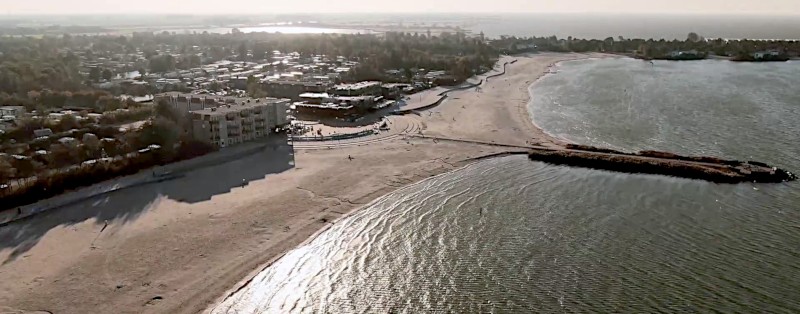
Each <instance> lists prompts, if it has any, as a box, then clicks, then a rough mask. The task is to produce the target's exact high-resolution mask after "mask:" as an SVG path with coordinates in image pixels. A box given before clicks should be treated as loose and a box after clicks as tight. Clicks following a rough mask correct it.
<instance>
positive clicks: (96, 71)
mask: <svg viewBox="0 0 800 314" xmlns="http://www.w3.org/2000/svg"><path fill="white" fill-rule="evenodd" d="M101 77H102V74H101V71H100V68H98V67H92V68H91V69H89V79H90V80H92V82H98V81H100V78H101Z"/></svg>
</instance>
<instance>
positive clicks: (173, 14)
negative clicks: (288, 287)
mask: <svg viewBox="0 0 800 314" xmlns="http://www.w3.org/2000/svg"><path fill="white" fill-rule="evenodd" d="M346 14H353V15H359V14H381V15H398V14H400V15H439V14H458V15H478V16H491V15H529V14H555V15H607V16H609V15H610V16H620V15H628V16H630V15H654V16H741V17H753V16H760V17H797V16H800V12H792V13H783V12H781V13H743V12H728V13H724V12H713V13H712V12H569V11H566V12H565V11H553V12H537V11H530V12H519V11H516V12H503V11H498V12H470V11H463V12H459V11H433V12H415V11H406V12H385V11H373V12H366V11H363V12H259V13H252V12H242V13H233V12H230V13H216V12H213V13H212V12H209V13H170V12H87V13H61V12H41V13H28V12H24V13H0V17H25V16H65V17H69V16H87V15H88V16H141V15H155V16H162V15H168V16H187V17H189V16H251V17H257V16H268V15H346Z"/></svg>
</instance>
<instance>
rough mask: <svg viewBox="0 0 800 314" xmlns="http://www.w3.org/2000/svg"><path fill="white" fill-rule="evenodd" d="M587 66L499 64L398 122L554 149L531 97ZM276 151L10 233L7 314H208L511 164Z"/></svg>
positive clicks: (461, 154)
mask: <svg viewBox="0 0 800 314" xmlns="http://www.w3.org/2000/svg"><path fill="white" fill-rule="evenodd" d="M592 56H596V55H580V54H536V55H532V56H513V57H503V58H502V59H501V60H500V62H499V64H502V63H503V62H508V61H511V60H514V59H516V60H518V61H517V62H515V63H514V64H509V65H508V67H507V73H506V74H505V75H502V76H499V77H496V78H493V79H491V80H489V81H488V82H486V83H484V85H483V86H481V87H479V88H473V89H469V90H465V91H459V92H454V93H451V95H450V97H449V99H448V100H446V101H445V102H443V103H442V104H441V105H439V106H437V107H435V108H432V109H429V110H427V111H423V112H420V114H419V115H407V116H403V117H391V118H390V119H413V123H414V124H416V125H419V126H420V129H421V133H422V134H424V135H428V136H436V137H446V138H454V139H464V140H476V141H482V142H488V143H498V144H507V145H518V146H526V145H528V143H537V144H539V145H544V146H556V145H559V144H560V141H559V140H558V139H555V138H552V137H550V136H548V135H547V134H545V133H544V132H543V131H542V130H540V129H539V128H537V127H536V126H535V125H534V124H533V123H532V122H531V117H530V116H529V114H528V110H527V104H528V102H529V99H530V95H529V92H528V88H529V86H530V85H531V84H532V83H533V82H534V81H535V80H537V79H538V78H540V77H541V76H543V75H544V74H545V73H546V72H547V71H548V67H549V66H550V65H552V64H555V63H557V62H560V61H565V60H571V59H580V58H587V57H592ZM495 73H496V72H495ZM488 74H492V73H488ZM484 76H485V75H484ZM479 79H480V77H479ZM398 121H400V120H398ZM276 143H277V144H275V145H273V146H270V147H269V148H266V149H264V151H262V152H259V153H257V154H254V155H251V156H248V157H245V158H242V159H239V160H235V161H232V162H230V163H226V164H223V165H217V166H213V167H209V168H204V169H200V170H195V171H193V172H191V173H188V174H187V176H186V177H184V178H181V179H177V180H173V181H168V182H164V183H159V184H153V185H148V186H142V187H136V188H131V189H127V190H123V191H120V192H115V193H113V194H110V195H107V196H103V197H100V198H98V199H94V200H90V201H86V202H83V203H81V204H77V205H73V206H70V207H68V208H62V209H59V210H55V211H52V212H49V213H45V214H42V215H39V216H36V217H31V218H30V219H26V220H23V221H19V222H15V223H13V224H10V225H8V226H4V227H1V228H0V241H2V242H0V263H2V264H0V313H6V312H10V313H18V312H24V311H50V312H52V313H197V312H203V311H206V310H208V309H209V308H210V307H213V306H214V305H215V304H217V303H218V302H219V301H221V300H222V299H223V298H224V297H225V295H227V294H228V293H229V292H231V291H233V290H235V289H237V288H238V287H239V286H241V285H242V284H243V283H244V282H245V281H246V280H247V279H248V278H250V277H252V276H253V275H254V274H255V273H257V272H258V271H260V270H261V269H263V267H265V265H268V264H269V263H270V261H273V260H275V259H276V258H278V257H280V256H281V255H283V254H284V253H285V252H287V251H288V250H291V249H292V248H294V247H296V246H297V245H299V244H301V243H303V242H304V241H307V239H309V238H310V237H312V236H313V235H314V234H316V233H318V232H320V231H321V230H324V229H325V228H326V227H327V226H329V225H330V224H332V223H335V222H336V220H337V219H339V218H341V217H342V216H344V215H347V214H348V213H350V212H351V211H353V210H355V209H357V208H359V207H361V206H363V205H364V204H367V203H369V202H370V201H372V200H374V199H376V198H378V197H380V196H382V195H384V194H386V193H389V192H391V191H394V190H396V189H398V188H400V187H403V186H406V185H408V184H411V183H414V182H417V181H419V180H422V179H424V178H428V177H431V176H434V175H438V174H441V173H445V172H448V171H451V170H453V169H456V168H459V167H462V166H464V165H466V164H468V163H470V162H472V161H470V159H473V158H476V157H480V156H484V155H489V154H496V153H500V152H504V151H509V150H511V149H510V148H509V147H501V146H491V145H483V144H470V143H466V142H453V141H433V140H431V139H424V138H419V137H414V136H410V135H406V136H397V137H392V138H387V139H386V140H381V141H372V142H369V143H364V144H362V145H346V146H345V145H343V146H341V147H334V148H332V149H324V148H319V147H318V148H317V149H292V148H291V147H289V146H288V145H287V144H286V143H285V141H278V142H276ZM348 156H350V157H352V160H351V159H350V158H348ZM243 180H244V184H242V183H243Z"/></svg>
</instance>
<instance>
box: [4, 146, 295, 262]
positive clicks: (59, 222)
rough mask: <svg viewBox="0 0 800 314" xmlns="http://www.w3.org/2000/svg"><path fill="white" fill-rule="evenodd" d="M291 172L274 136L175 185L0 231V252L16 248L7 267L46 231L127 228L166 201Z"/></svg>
mask: <svg viewBox="0 0 800 314" xmlns="http://www.w3.org/2000/svg"><path fill="white" fill-rule="evenodd" d="M293 167H294V151H293V148H292V147H291V146H289V145H288V144H287V141H286V137H285V136H280V137H277V136H276V137H275V138H273V139H270V143H269V145H268V146H267V147H265V148H264V149H262V150H260V151H258V152H256V153H253V154H250V155H247V156H244V157H241V158H238V159H235V160H231V161H229V162H225V163H222V164H217V165H213V166H209V167H205V168H201V169H196V170H192V171H189V172H187V173H185V176H183V177H180V178H178V179H175V180H170V181H164V182H160V183H153V184H148V185H143V186H137V187H131V188H127V189H123V190H120V191H116V192H112V193H109V194H106V195H102V196H96V197H93V198H91V199H87V200H85V201H82V202H79V203H76V204H73V205H70V206H66V207H63V208H59V209H53V210H51V211H49V212H44V213H42V214H39V215H37V216H34V217H29V218H27V219H22V220H19V221H16V222H12V223H10V224H8V225H6V226H3V227H0V251H2V250H5V249H13V251H12V252H11V254H10V256H9V257H8V258H7V259H6V260H5V261H3V264H7V263H9V262H11V261H14V260H15V259H16V258H17V257H19V256H20V255H22V254H24V253H25V252H27V251H28V250H30V249H31V248H33V247H34V246H35V245H36V244H37V243H38V242H39V240H40V239H41V238H42V237H43V236H44V235H45V234H46V233H47V232H48V231H50V230H51V229H53V228H56V227H58V226H70V225H74V224H78V223H81V222H83V221H86V220H88V219H95V221H96V224H99V225H104V224H105V222H106V221H108V223H112V222H122V223H128V222H131V221H134V220H136V219H137V218H138V217H140V216H141V215H142V214H143V213H144V212H146V211H147V210H149V209H150V208H151V207H153V205H155V204H156V203H157V202H158V201H159V199H161V197H162V196H163V197H167V198H170V199H172V200H176V201H179V202H183V203H198V202H202V201H206V200H209V199H211V197H212V196H215V195H220V194H224V193H228V192H230V191H231V189H233V188H236V187H242V186H244V185H247V184H249V183H250V182H251V181H256V180H260V179H264V177H266V176H267V175H269V174H274V173H280V172H284V171H286V170H289V169H291V168H293Z"/></svg>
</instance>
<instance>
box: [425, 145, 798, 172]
mask: <svg viewBox="0 0 800 314" xmlns="http://www.w3.org/2000/svg"><path fill="white" fill-rule="evenodd" d="M411 137H416V138H424V139H432V140H439V141H449V142H459V143H469V144H478V145H487V146H497V147H507V148H517V149H524V150H525V152H521V151H519V150H515V151H508V152H504V153H499V154H493V155H488V156H482V157H480V158H477V159H475V160H479V159H485V158H488V157H496V156H505V155H518V154H527V155H528V158H530V159H531V160H536V161H542V162H546V163H550V164H556V165H566V166H572V167H583V168H592V169H600V170H609V171H615V172H624V173H643V174H656V175H665V176H672V177H679V178H688V179H697V180H705V181H710V182H715V183H743V182H757V183H781V182H788V181H794V180H797V176H796V175H795V174H793V173H791V172H789V171H786V170H783V169H779V168H777V167H772V166H770V165H767V164H765V163H762V162H757V161H738V160H727V159H721V158H717V157H693V156H682V155H677V154H673V153H669V152H660V151H642V152H638V153H626V152H621V151H616V150H612V149H605V148H598V147H593V146H585V145H575V144H567V145H565V146H564V147H544V146H520V145H513V144H504V143H495V142H484V141H475V140H466V139H455V138H446V137H438V136H426V135H411ZM526 152H527V153H526Z"/></svg>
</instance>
